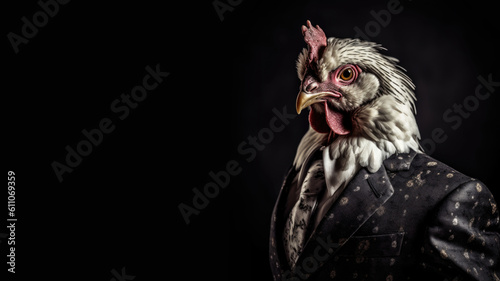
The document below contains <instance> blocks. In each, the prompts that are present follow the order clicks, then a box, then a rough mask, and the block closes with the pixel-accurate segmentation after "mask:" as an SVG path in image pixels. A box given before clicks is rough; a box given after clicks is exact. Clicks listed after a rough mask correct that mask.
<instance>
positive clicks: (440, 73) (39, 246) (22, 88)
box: [0, 0, 500, 281]
mask: <svg viewBox="0 0 500 281" xmlns="http://www.w3.org/2000/svg"><path fill="white" fill-rule="evenodd" d="M220 1H221V2H223V3H226V1H224V0H220ZM174 2H175V3H174ZM269 2H270V1H252V0H245V1H243V2H242V3H240V4H238V5H236V6H235V7H233V10H232V11H226V12H225V13H224V14H223V20H222V21H221V19H220V18H219V16H218V14H217V12H216V10H215V8H214V6H213V2H212V1H204V3H201V1H199V2H194V1H193V2H190V1H187V2H181V1H172V3H168V4H167V2H166V1H165V3H160V1H157V2H153V1H149V2H144V1H141V2H139V1H135V2H126V3H125V2H123V1H121V2H116V3H106V4H104V3H102V2H89V1H71V2H69V3H68V4H65V5H60V7H59V8H60V9H59V11H58V13H57V15H55V16H54V17H53V18H50V19H49V21H48V23H47V25H45V26H44V27H41V28H39V30H38V32H37V34H36V35H35V36H34V37H33V38H32V39H29V42H28V43H27V44H21V45H20V46H19V53H17V54H15V53H14V50H13V48H12V46H11V44H10V42H9V40H8V37H7V34H8V33H9V32H14V33H16V34H21V28H22V25H23V22H22V21H21V18H22V17H23V16H26V17H27V18H28V19H32V16H33V14H34V13H35V12H37V11H39V10H40V6H39V5H38V4H37V3H36V2H35V1H18V2H16V4H15V5H14V4H13V3H9V7H7V8H4V9H3V18H5V19H6V20H5V24H4V25H3V26H4V27H6V30H5V31H4V32H3V33H4V40H3V46H4V47H5V48H4V50H5V51H4V54H5V60H4V61H5V63H2V65H4V66H5V69H4V72H3V73H4V75H3V77H4V85H6V86H7V87H4V88H3V89H4V90H3V93H4V103H3V104H4V109H6V114H5V120H6V127H5V130H4V139H6V140H7V143H6V144H5V148H4V149H5V151H6V153H7V161H6V164H7V165H6V166H7V170H13V171H15V173H16V203H17V210H16V216H17V218H18V222H17V224H16V225H17V228H16V271H17V273H16V275H15V277H17V280H21V279H20V278H22V277H23V276H37V277H40V278H45V277H49V278H51V280H66V279H72V280H106V281H107V280H111V279H112V278H113V274H112V273H111V271H112V270H113V269H116V271H117V272H121V270H122V268H125V271H126V273H127V275H131V276H132V275H133V276H135V279H134V280H170V279H174V278H181V279H183V280H200V279H212V278H216V279H217V280H271V279H272V277H271V274H270V270H269V266H268V255H267V248H268V244H267V243H268V232H269V221H270V214H271V211H272V207H273V204H274V201H275V199H276V196H277V193H278V190H279V187H280V185H281V180H282V177H283V175H284V173H285V172H286V170H287V168H288V167H289V165H290V164H291V161H292V160H293V157H294V154H295V149H296V147H297V145H298V143H299V141H300V138H301V137H302V135H303V134H304V133H305V131H306V130H307V126H308V123H307V116H306V114H302V115H301V116H299V117H298V118H296V119H294V120H291V121H290V124H289V125H287V126H286V127H285V128H284V130H283V131H281V132H277V133H275V134H274V135H273V137H272V139H271V141H270V142H269V143H268V144H266V145H265V146H264V149H263V150H262V151H258V152H257V154H256V157H255V159H252V160H251V161H247V157H248V155H244V154H241V153H239V152H238V149H237V148H238V146H239V145H240V144H241V143H242V142H244V141H246V142H248V137H252V136H256V135H258V134H259V132H260V131H261V130H262V129H263V128H268V127H269V121H270V120H271V118H272V117H273V116H274V113H273V109H277V110H279V111H282V110H283V107H286V109H287V112H289V113H290V114H291V113H294V102H295V96H296V94H297V92H298V87H299V81H298V79H297V76H296V71H295V60H296V58H297V55H298V54H299V52H300V51H301V49H302V48H303V47H305V44H304V42H303V38H302V36H301V33H300V26H301V25H302V24H304V23H305V21H306V20H307V19H310V20H311V21H312V22H313V24H319V25H320V26H321V27H322V28H323V30H324V31H325V33H326V34H327V36H335V37H354V36H355V31H354V27H359V28H360V29H363V30H364V29H365V27H366V26H367V25H369V23H370V22H372V21H375V18H374V16H373V14H372V13H371V11H374V12H375V13H377V12H379V11H380V10H383V9H387V3H388V2H389V1H275V2H273V3H269ZM232 3H238V1H232ZM401 7H403V10H402V11H401V12H400V13H398V14H393V15H392V16H391V19H390V21H389V22H388V24H387V25H386V26H385V27H381V28H380V30H379V31H378V32H373V30H372V32H373V33H377V34H376V36H373V37H372V38H371V39H372V40H373V41H376V42H378V43H381V44H382V45H383V46H385V47H386V48H387V49H388V51H387V52H386V54H388V55H391V56H394V57H397V58H398V59H399V60H400V64H401V66H403V67H404V68H405V69H407V71H408V74H409V76H410V77H411V78H412V79H413V81H414V83H415V84H416V86H417V88H416V94H417V97H418V102H417V110H418V115H417V121H418V124H419V127H420V132H421V135H422V139H427V138H430V137H431V132H432V131H433V130H434V129H435V128H441V129H442V130H443V131H444V133H445V134H446V136H447V140H446V141H445V142H443V143H441V144H437V145H436V149H435V151H432V156H433V157H435V158H437V159H439V160H441V161H443V162H445V163H447V164H449V165H450V166H452V167H454V168H455V169H457V170H458V171H460V172H463V173H465V174H467V175H470V176H471V177H475V178H478V179H480V180H482V181H483V182H484V183H485V184H486V185H487V186H488V187H489V188H490V189H491V190H492V192H493V193H494V194H495V196H496V198H497V200H498V198H499V196H500V192H499V188H498V186H497V182H496V181H495V179H496V174H495V173H498V169H497V168H498V164H497V163H498V162H497V159H498V157H499V156H500V155H499V149H498V141H497V134H498V115H497V113H498V109H497V107H498V105H499V101H498V93H500V88H498V87H497V88H496V91H495V92H493V93H492V94H491V95H490V97H489V98H488V99H487V100H484V101H480V102H479V105H478V106H477V110H474V111H472V112H469V113H470V115H469V116H468V118H462V123H461V125H460V126H458V128H457V129H453V128H452V126H451V125H453V124H454V123H450V122H446V120H444V119H443V113H444V112H445V111H446V110H448V109H452V108H453V105H454V104H462V103H463V101H464V100H465V99H468V100H470V98H468V97H469V96H472V95H474V93H475V89H476V86H477V85H479V81H478V79H477V77H478V76H482V77H484V78H485V79H487V77H488V75H492V80H494V81H500V73H499V71H498V65H499V64H498V63H499V57H498V55H497V53H498V50H499V49H500V48H499V46H498V45H499V44H498V38H497V37H498V35H499V25H498V20H497V19H496V18H494V15H496V10H497V8H496V7H495V6H494V5H493V2H491V3H490V2H487V1H473V2H464V3H460V2H457V1H454V2H450V3H445V2H439V3H435V2H434V1H416V0H414V1H403V0H401ZM157 64H159V65H160V69H161V70H162V71H164V72H169V73H170V75H169V76H168V77H167V78H165V80H164V81H163V82H162V83H161V84H160V85H159V86H158V87H157V88H156V89H155V90H153V91H151V92H149V93H148V96H147V98H146V99H145V100H144V101H142V102H140V103H139V105H138V107H137V108H136V109H133V110H131V112H130V115H129V116H128V117H127V118H125V119H124V120H119V119H118V118H117V114H115V113H113V112H112V111H111V110H110V105H111V103H112V102H113V101H114V100H115V99H117V98H119V97H120V95H121V94H122V93H126V94H129V93H130V90H131V89H132V88H133V87H134V86H136V85H140V84H141V83H142V78H143V77H144V75H146V74H147V72H146V70H145V67H146V66H148V65H149V66H151V67H152V68H155V66H156V65H157ZM483 91H484V89H483ZM455 115H456V114H455ZM103 118H111V119H112V120H113V124H114V125H115V126H116V128H115V130H114V131H113V132H111V133H109V134H106V135H105V136H104V139H103V141H102V143H100V144H99V145H98V146H97V147H94V148H93V151H92V153H91V154H90V155H88V156H86V157H83V160H82V162H81V164H80V165H78V166H77V167H76V168H74V171H73V172H71V173H65V174H64V175H63V182H62V183H60V182H59V181H58V180H57V177H56V175H55V173H54V171H53V169H52V167H51V164H52V163H53V161H58V162H60V163H63V164H64V161H65V156H66V150H65V147H66V146H67V145H69V146H71V147H73V148H74V147H76V145H77V144H78V143H79V142H80V141H82V140H84V139H85V137H84V136H83V135H82V133H81V131H82V130H83V129H86V130H91V129H95V128H97V127H98V124H99V122H100V120H102V119H103ZM231 160H234V161H236V162H237V163H239V167H240V168H241V173H240V174H238V175H237V176H234V177H231V178H230V183H229V184H228V186H227V187H226V188H225V189H222V190H221V191H220V192H219V194H218V196H217V197H216V198H213V199H210V202H209V205H208V206H207V207H206V208H205V209H203V210H201V211H200V213H199V214H198V215H193V216H191V217H190V223H189V225H186V223H185V222H184V219H183V217H182V216H181V214H180V212H179V209H178V206H179V204H180V203H184V204H188V205H192V198H193V191H192V189H193V188H198V189H199V190H203V186H204V185H205V184H206V183H208V182H210V181H212V179H211V178H210V176H209V172H210V171H213V172H216V173H217V172H219V171H221V170H224V169H225V167H226V164H227V163H228V161H231ZM6 198H7V195H5V201H7V199H6ZM5 201H4V202H5ZM4 204H5V206H6V205H7V202H5V203H4ZM4 221H5V220H4ZM0 232H6V231H0ZM7 247H8V246H7V243H6V240H4V239H2V243H1V244H0V250H1V252H2V256H3V257H4V258H2V260H4V259H5V255H6V254H7V249H8V248H7ZM4 264H5V263H4ZM4 268H5V269H3V270H2V271H3V272H6V270H7V268H6V266H4ZM3 272H2V274H3ZM9 276H10V277H11V278H12V277H13V276H12V275H11V274H9ZM176 276H179V277H176Z"/></svg>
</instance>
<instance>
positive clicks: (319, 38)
mask: <svg viewBox="0 0 500 281" xmlns="http://www.w3.org/2000/svg"><path fill="white" fill-rule="evenodd" d="M302 35H304V41H306V43H307V46H309V56H308V63H309V64H310V63H311V62H312V61H315V62H316V61H318V59H319V58H320V57H321V55H322V54H323V50H324V49H325V47H326V35H325V32H323V29H321V27H319V26H318V25H316V27H314V26H312V25H311V22H310V21H309V20H307V27H306V26H305V25H303V26H302Z"/></svg>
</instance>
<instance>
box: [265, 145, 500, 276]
mask: <svg viewBox="0 0 500 281" xmlns="http://www.w3.org/2000/svg"><path fill="white" fill-rule="evenodd" d="M296 173H297V172H296V171H295V170H294V169H293V168H292V169H291V170H290V171H289V173H288V175H287V177H286V179H285V181H284V183H283V186H282V188H281V191H280V195H279V196H278V200H277V203H276V205H275V207H274V211H273V215H272V219H271V236H270V262H271V269H272V272H273V275H274V279H275V280H386V281H396V280H419V281H431V280H439V281H445V280H446V281H452V280H480V281H489V280H500V279H499V278H500V270H499V267H500V265H499V254H500V242H499V241H500V234H499V230H500V226H499V225H500V222H499V213H498V208H497V205H496V203H495V200H494V199H493V196H492V194H491V192H490V191H489V190H488V189H487V188H486V186H485V185H484V184H482V183H481V182H479V181H477V180H475V179H472V178H470V177H467V176H465V175H463V174H461V173H459V172H457V171H455V170H453V169H452V168H450V167H448V166H446V165H445V164H443V163H441V162H439V161H437V160H435V159H433V158H431V157H429V156H428V155H425V154H420V153H416V152H411V153H408V154H398V155H393V156H391V157H390V158H389V159H387V160H386V161H384V164H383V165H382V167H381V168H380V169H379V170H378V171H377V172H376V173H370V172H368V171H367V170H366V169H361V170H360V171H359V172H358V173H357V174H356V175H355V176H354V178H353V179H352V180H351V182H350V183H349V184H348V186H347V187H346V188H345V190H344V191H343V192H342V194H341V195H340V196H339V198H338V199H337V201H336V202H335V203H334V204H333V205H332V207H331V208H330V210H329V211H328V212H327V213H326V215H325V216H324V218H323V220H322V221H321V223H320V224H319V225H318V227H317V228H316V230H315V231H314V232H313V233H312V234H311V237H310V238H309V240H307V242H306V244H305V246H304V250H303V252H302V254H301V255H300V257H299V259H298V261H297V266H296V268H295V270H294V271H291V270H290V267H289V266H288V263H287V262H286V258H285V256H284V250H283V239H282V234H283V233H282V232H283V228H284V222H285V217H284V212H283V208H284V205H285V201H286V198H287V193H288V188H289V186H290V183H291V181H292V180H293V178H294V177H295V175H296ZM454 278H457V279H454Z"/></svg>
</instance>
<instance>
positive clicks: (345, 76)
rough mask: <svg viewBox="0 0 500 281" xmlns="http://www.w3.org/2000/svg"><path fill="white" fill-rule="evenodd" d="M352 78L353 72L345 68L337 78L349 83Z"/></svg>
mask: <svg viewBox="0 0 500 281" xmlns="http://www.w3.org/2000/svg"><path fill="white" fill-rule="evenodd" d="M353 76H354V71H353V70H352V68H350V67H347V68H346V69H344V70H342V72H340V75H339V78H340V79H342V80H344V81H349V80H351V79H352V77H353Z"/></svg>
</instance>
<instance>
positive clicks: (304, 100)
mask: <svg viewBox="0 0 500 281" xmlns="http://www.w3.org/2000/svg"><path fill="white" fill-rule="evenodd" d="M330 94H331V93H328V92H326V93H325V92H320V93H311V94H308V93H306V92H304V91H300V93H299V95H298V96H297V102H296V104H295V109H296V110H297V114H300V112H301V111H302V109H304V108H306V107H308V106H310V105H311V104H313V103H317V102H319V101H322V100H323V99H321V98H322V97H324V96H327V95H330Z"/></svg>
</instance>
